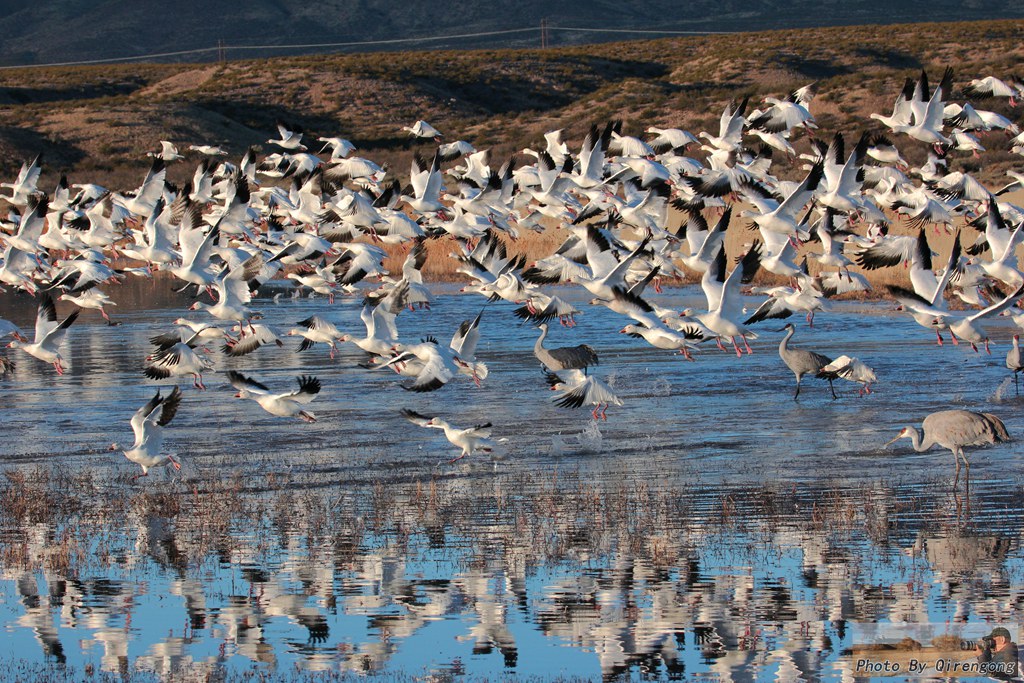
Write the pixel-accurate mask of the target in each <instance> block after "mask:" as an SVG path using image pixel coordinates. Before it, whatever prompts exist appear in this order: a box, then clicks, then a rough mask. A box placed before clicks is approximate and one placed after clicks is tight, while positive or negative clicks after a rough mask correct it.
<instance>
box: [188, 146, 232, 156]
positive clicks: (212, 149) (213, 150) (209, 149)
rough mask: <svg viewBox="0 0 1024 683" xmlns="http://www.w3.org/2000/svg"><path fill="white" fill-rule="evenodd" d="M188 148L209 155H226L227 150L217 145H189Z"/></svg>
mask: <svg viewBox="0 0 1024 683" xmlns="http://www.w3.org/2000/svg"><path fill="white" fill-rule="evenodd" d="M188 150H189V151H190V152H199V153H200V154H205V155H207V156H211V157H226V156H227V155H228V153H227V150H225V149H223V148H222V147H219V146H217V145H189V146H188Z"/></svg>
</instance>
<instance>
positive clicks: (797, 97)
mask: <svg viewBox="0 0 1024 683" xmlns="http://www.w3.org/2000/svg"><path fill="white" fill-rule="evenodd" d="M815 90H816V84H815V83H811V84H810V85H805V86H804V87H802V88H799V89H797V90H794V91H793V92H791V93H789V94H788V95H786V97H785V98H784V99H781V100H780V99H778V98H775V97H765V98H764V100H763V101H764V102H765V103H767V104H770V105H771V106H770V107H769V108H768V109H767V110H765V111H764V112H761V113H759V114H758V115H757V116H751V117H750V118H749V119H748V120H747V126H748V127H749V128H751V129H754V130H762V131H765V132H767V133H789V132H790V131H792V130H793V129H794V128H796V127H797V126H803V127H804V128H805V129H806V130H807V132H808V134H811V135H813V133H812V129H813V128H817V124H815V122H814V117H813V116H812V115H811V112H810V111H808V110H807V105H808V104H810V101H811V100H812V99H813V98H814V94H815Z"/></svg>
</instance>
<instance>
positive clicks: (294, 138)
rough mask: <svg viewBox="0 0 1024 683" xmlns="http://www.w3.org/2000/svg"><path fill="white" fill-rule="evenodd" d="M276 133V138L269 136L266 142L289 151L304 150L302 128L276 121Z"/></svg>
mask: <svg viewBox="0 0 1024 683" xmlns="http://www.w3.org/2000/svg"><path fill="white" fill-rule="evenodd" d="M277 135H278V137H277V138H271V139H270V140H267V143H268V144H271V145H277V146H278V147H280V148H282V149H287V150H290V151H295V152H304V151H306V146H305V145H304V144H302V130H301V129H300V128H298V127H296V126H288V125H286V124H285V123H284V122H282V121H278V122H277Z"/></svg>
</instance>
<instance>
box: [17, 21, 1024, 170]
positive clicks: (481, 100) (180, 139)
mask: <svg viewBox="0 0 1024 683" xmlns="http://www.w3.org/2000/svg"><path fill="white" fill-rule="evenodd" d="M1022 34H1024V21H991V22H965V23H956V24H916V25H909V26H908V25H893V26H853V27H836V28H824V29H808V30H795V31H766V32H760V33H748V34H743V35H741V36H736V35H721V36H719V35H715V36H705V37H684V38H671V39H662V40H654V41H632V42H627V43H609V44H604V45H591V46H585V47H569V48H559V49H550V50H500V51H499V50H475V51H470V50H463V51H445V52H402V53H387V54H370V55H367V54H359V55H336V56H304V57H285V58H278V59H258V60H238V61H228V62H225V63H223V64H198V65H197V64H148V65H141V64H124V65H102V66H88V67H66V68H46V69H13V70H5V71H0V177H4V178H8V177H10V176H11V174H13V173H16V172H17V169H18V166H19V165H20V164H21V162H22V161H23V160H27V159H29V158H31V157H33V156H35V155H36V154H39V153H42V154H43V168H44V174H46V175H47V181H46V183H48V184H52V183H53V182H55V180H56V178H55V174H56V172H58V171H61V170H67V171H68V173H69V178H70V179H71V181H72V182H81V179H82V178H87V179H88V180H89V181H90V182H100V183H110V184H111V185H112V186H127V185H128V183H131V182H137V179H138V176H139V175H140V172H141V171H142V169H144V168H145V167H146V165H147V164H148V162H149V160H148V159H147V157H146V152H147V151H152V150H155V149H158V147H159V141H160V140H170V141H172V142H173V143H175V144H177V145H178V146H179V149H181V150H182V151H184V150H185V149H187V147H188V145H189V144H198V143H206V144H218V145H221V146H223V147H224V148H225V149H227V150H228V151H229V152H230V154H231V155H232V158H234V159H238V158H240V157H241V155H242V154H243V152H244V151H245V149H246V147H248V146H249V145H260V146H262V153H263V154H269V153H270V152H271V151H274V150H275V148H274V146H273V145H271V144H268V143H267V140H268V139H270V138H271V137H275V136H276V130H275V121H276V120H277V119H284V120H286V121H288V122H290V123H292V124H295V125H298V126H301V127H303V128H304V129H305V130H306V131H307V138H306V139H307V141H309V140H310V139H311V138H314V139H315V137H316V136H319V135H322V136H336V135H341V136H343V137H346V138H348V139H350V140H352V141H353V142H354V143H355V144H356V145H357V147H358V153H359V154H360V155H361V156H366V157H368V158H370V159H373V160H375V161H378V162H380V163H390V164H391V165H392V166H391V167H392V172H393V173H394V175H396V176H398V177H400V178H403V182H404V179H406V178H407V177H408V172H409V163H410V158H411V149H410V147H411V146H412V145H413V143H412V142H411V141H410V139H409V136H408V135H407V134H405V133H403V132H402V131H401V127H402V126H403V125H411V124H412V123H413V122H414V121H416V120H417V119H425V120H427V121H429V122H430V123H431V124H433V125H434V126H436V127H437V128H438V129H439V130H441V131H443V132H444V133H445V134H446V136H447V139H448V140H457V139H464V140H468V141H470V142H471V143H472V144H473V145H475V146H476V147H478V148H481V149H482V148H488V149H490V150H491V151H492V155H493V157H492V158H493V159H494V160H495V163H500V162H498V161H497V160H500V159H505V158H508V156H509V155H510V154H512V153H514V152H517V151H519V150H522V149H523V148H524V147H528V146H529V147H532V146H536V145H537V144H538V143H542V142H543V135H544V133H545V132H546V131H550V130H555V129H564V130H565V139H566V140H567V141H568V142H569V144H570V145H571V146H572V145H576V146H578V145H579V144H580V142H581V141H582V139H583V136H584V135H585V134H586V131H587V129H588V128H589V126H590V124H591V123H599V124H602V125H603V124H604V123H605V122H606V121H608V120H611V119H614V118H618V119H622V120H623V122H624V129H625V132H626V133H627V134H629V135H642V134H643V131H644V129H645V128H646V127H648V126H652V125H653V126H661V127H680V128H685V129H687V130H691V131H692V132H694V133H697V132H699V131H701V130H708V131H714V132H717V130H718V117H719V115H720V113H721V111H722V109H723V108H724V106H725V105H726V104H727V103H728V102H729V101H730V100H734V99H736V98H739V97H743V96H749V97H750V101H751V104H752V106H754V103H757V102H759V101H760V100H761V98H762V97H764V96H766V95H774V96H780V95H783V94H785V93H787V92H789V91H791V90H793V89H795V88H798V87H801V86H803V85H806V84H807V83H810V82H811V81H816V82H817V83H818V96H817V97H816V98H815V100H814V102H813V103H812V106H811V110H812V112H813V113H814V115H815V117H816V119H817V121H818V124H819V125H820V126H821V129H822V130H823V131H826V132H828V133H832V132H835V131H842V132H843V133H844V134H845V135H846V136H847V138H848V139H849V138H852V137H854V136H856V135H859V134H860V132H862V131H863V130H865V129H870V130H878V129H880V128H881V126H880V124H878V123H877V122H875V121H873V120H871V119H870V118H869V114H870V113H872V112H884V113H888V112H890V111H892V106H893V101H894V100H895V97H896V94H897V93H898V92H899V89H900V87H901V86H902V84H903V81H904V80H905V79H906V78H907V77H908V76H909V77H916V76H917V75H918V74H919V73H920V71H921V69H922V68H923V69H927V70H928V72H929V74H932V75H933V77H935V78H937V77H938V75H939V74H940V73H941V72H942V70H943V69H944V68H945V67H946V66H947V65H952V66H953V67H954V69H955V78H954V94H955V96H959V91H960V88H962V87H963V86H964V85H965V84H966V83H967V82H968V81H969V80H970V79H972V78H977V77H979V76H984V75H997V76H999V75H1010V74H1014V73H1016V72H1018V70H1019V65H1020V64H1021V63H1022V62H1024V43H1022V41H1021V39H1020V37H1021V35H1022ZM983 104H984V107H985V108H989V109H995V110H997V111H999V112H1001V113H1003V114H1004V115H1006V116H1008V117H1010V118H1011V119H1012V120H1014V121H1016V122H1020V120H1021V115H1022V114H1021V111H1020V108H1017V109H1014V108H1012V107H1010V105H1009V104H1008V103H1007V102H1006V101H1005V100H1001V101H995V100H988V101H983ZM900 142H901V145H900V148H901V150H903V151H904V153H905V156H907V158H908V159H910V160H911V161H923V158H924V154H925V153H926V152H927V145H924V144H923V143H921V144H918V143H916V141H912V140H909V139H907V140H901V141H900ZM983 144H984V145H985V146H986V147H989V148H990V152H989V153H988V154H987V156H986V163H985V166H984V168H983V169H980V172H981V173H982V174H983V175H984V176H985V177H986V178H989V179H996V178H1001V177H1002V176H1003V174H1004V173H1005V171H1006V170H1007V169H1010V168H1012V169H1017V170H1019V168H1020V164H1019V160H1020V157H1017V156H1014V155H1012V154H1011V153H1010V151H1009V143H1008V140H1007V139H1006V136H1004V135H1002V134H1001V133H988V134H986V135H985V136H983ZM797 145H798V151H800V152H803V151H806V150H807V149H808V143H807V141H806V140H805V139H800V140H798V141H797ZM695 154H700V153H699V152H695ZM196 162H197V160H196V158H195V157H192V159H190V160H189V161H188V162H181V163H176V164H172V165H171V168H169V169H168V173H169V176H170V178H171V179H173V180H174V181H175V182H184V181H185V180H187V179H188V178H189V177H190V174H191V171H192V169H194V168H195V163H196ZM776 163H777V164H779V165H780V166H781V167H782V168H783V169H785V168H786V167H785V164H792V163H799V162H792V161H789V160H787V159H785V158H778V159H777V161H776ZM972 163H974V162H973V161H972V158H971V156H970V155H969V154H967V153H963V154H958V155H957V157H956V159H955V165H954V169H955V170H975V169H972V167H971V164H972ZM975 166H976V164H975ZM954 169H951V170H954Z"/></svg>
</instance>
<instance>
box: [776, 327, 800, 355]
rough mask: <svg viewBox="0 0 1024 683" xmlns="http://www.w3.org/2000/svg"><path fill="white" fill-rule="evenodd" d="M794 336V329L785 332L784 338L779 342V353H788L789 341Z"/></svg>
mask: <svg viewBox="0 0 1024 683" xmlns="http://www.w3.org/2000/svg"><path fill="white" fill-rule="evenodd" d="M794 334H796V329H795V328H792V327H791V328H789V329H788V330H787V331H786V336H785V337H783V338H782V341H780V342H779V353H785V352H786V351H789V340H790V338H791V337H792V336H793V335H794Z"/></svg>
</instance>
